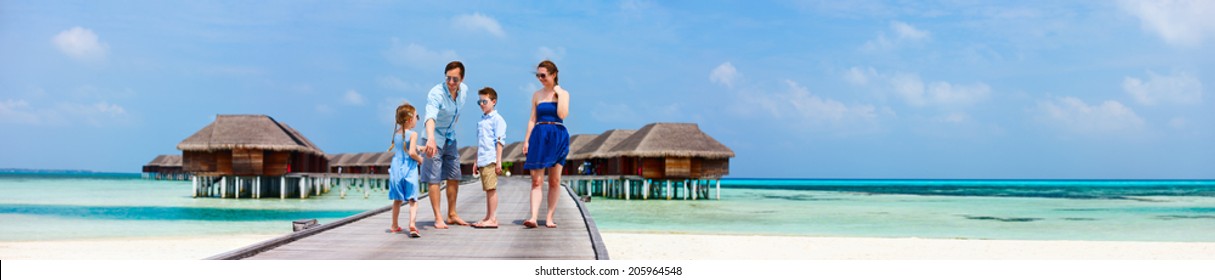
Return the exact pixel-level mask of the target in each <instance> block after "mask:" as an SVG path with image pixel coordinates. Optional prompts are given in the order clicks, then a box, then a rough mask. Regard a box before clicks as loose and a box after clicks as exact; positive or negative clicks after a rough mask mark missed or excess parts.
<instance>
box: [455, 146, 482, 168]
mask: <svg viewBox="0 0 1215 280" xmlns="http://www.w3.org/2000/svg"><path fill="white" fill-rule="evenodd" d="M457 152H458V153H459V154H460V164H477V146H464V147H463V148H460V150H459V151H457Z"/></svg>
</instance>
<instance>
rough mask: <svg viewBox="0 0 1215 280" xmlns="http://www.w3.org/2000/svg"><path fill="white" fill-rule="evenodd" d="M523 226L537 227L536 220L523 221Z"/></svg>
mask: <svg viewBox="0 0 1215 280" xmlns="http://www.w3.org/2000/svg"><path fill="white" fill-rule="evenodd" d="M523 227H525V228H535V227H536V221H533V220H526V221H523Z"/></svg>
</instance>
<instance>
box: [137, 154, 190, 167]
mask: <svg viewBox="0 0 1215 280" xmlns="http://www.w3.org/2000/svg"><path fill="white" fill-rule="evenodd" d="M144 166H159V167H181V155H158V156H156V158H154V159H152V161H149V162H148V164H145V165H144Z"/></svg>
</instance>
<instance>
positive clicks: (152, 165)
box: [141, 155, 190, 180]
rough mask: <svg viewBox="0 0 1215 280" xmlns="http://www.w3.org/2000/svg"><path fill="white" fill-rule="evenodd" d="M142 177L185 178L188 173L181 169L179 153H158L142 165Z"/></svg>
mask: <svg viewBox="0 0 1215 280" xmlns="http://www.w3.org/2000/svg"><path fill="white" fill-rule="evenodd" d="M141 175H142V177H143V178H144V179H156V180H187V179H189V178H190V174H189V173H186V172H185V171H182V169H181V155H158V156H156V158H154V159H152V161H149V162H148V164H145V165H143V171H142V173H141Z"/></svg>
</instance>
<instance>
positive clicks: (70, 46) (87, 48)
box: [51, 26, 110, 60]
mask: <svg viewBox="0 0 1215 280" xmlns="http://www.w3.org/2000/svg"><path fill="white" fill-rule="evenodd" d="M51 42H52V43H54V44H55V47H57V48H59V51H61V52H63V53H64V54H67V55H68V56H71V57H72V58H75V59H79V60H100V59H104V58H105V55H106V52H107V51H108V50H109V48H110V46H109V45H107V44H106V43H104V42H101V41H99V40H97V34H95V33H93V30H89V29H87V28H83V27H79V26H77V27H72V28H71V29H68V30H64V31H63V32H59V34H58V35H55V37H54V38H52V39H51Z"/></svg>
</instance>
